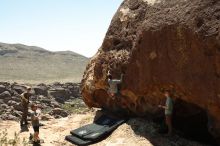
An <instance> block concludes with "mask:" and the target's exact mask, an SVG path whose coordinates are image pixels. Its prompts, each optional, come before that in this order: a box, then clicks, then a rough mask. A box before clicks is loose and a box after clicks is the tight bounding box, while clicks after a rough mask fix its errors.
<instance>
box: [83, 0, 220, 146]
mask: <svg viewBox="0 0 220 146" xmlns="http://www.w3.org/2000/svg"><path fill="white" fill-rule="evenodd" d="M109 71H110V73H111V74H112V76H113V78H120V74H121V73H125V76H124V78H123V83H122V84H121V85H120V92H121V96H120V98H121V100H120V102H119V101H115V100H112V99H111V98H110V97H109V95H108V93H107V90H108V83H107V73H108V72H109ZM164 90H170V91H171V93H172V97H173V99H174V104H175V105H174V111H175V113H174V116H173V121H174V125H175V128H176V129H179V130H180V131H182V132H184V133H186V135H189V136H193V135H197V136H198V138H199V139H204V138H206V137H208V136H206V135H209V134H211V135H212V137H213V138H214V139H215V140H217V141H218V142H219V143H220V116H219V113H220V1H219V0H182V1H180V0H124V1H123V3H122V5H121V6H120V8H119V9H118V11H117V13H116V14H115V16H114V18H113V19H112V22H111V25H110V27H109V29H108V31H107V34H106V37H105V39H104V41H103V44H102V46H101V48H100V49H99V51H98V52H97V54H96V55H95V56H94V57H93V58H92V59H91V61H90V62H89V64H88V66H87V68H86V72H85V74H84V77H83V81H82V95H83V100H84V101H85V103H86V104H87V105H88V106H89V107H105V108H109V109H111V110H118V111H120V110H124V109H120V108H121V107H124V108H125V110H126V111H129V113H130V114H131V115H137V116H144V115H148V116H152V117H153V118H154V117H156V116H160V115H163V111H162V110H160V109H159V108H158V105H159V104H162V103H164V96H163V94H162V93H163V91H164Z"/></svg>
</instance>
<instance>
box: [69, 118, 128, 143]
mask: <svg viewBox="0 0 220 146" xmlns="http://www.w3.org/2000/svg"><path fill="white" fill-rule="evenodd" d="M125 121H126V120H124V119H118V118H112V117H110V116H107V115H102V116H101V117H99V118H98V119H97V120H96V121H95V122H94V123H92V124H88V125H85V126H83V127H81V128H78V129H75V130H72V131H71V132H70V133H71V134H72V135H68V136H66V137H65V139H66V140H67V141H69V142H71V143H73V144H76V145H89V144H93V143H96V142H98V141H101V140H102V139H104V138H106V137H107V136H108V135H109V134H111V132H113V131H114V130H115V129H116V128H117V127H118V126H119V125H121V124H123V123H124V122H125Z"/></svg>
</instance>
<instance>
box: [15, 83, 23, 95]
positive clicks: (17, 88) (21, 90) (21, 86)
mask: <svg viewBox="0 0 220 146" xmlns="http://www.w3.org/2000/svg"><path fill="white" fill-rule="evenodd" d="M12 89H13V90H15V91H16V92H17V93H18V94H22V93H23V92H25V91H26V87H25V86H23V85H18V84H14V85H12Z"/></svg>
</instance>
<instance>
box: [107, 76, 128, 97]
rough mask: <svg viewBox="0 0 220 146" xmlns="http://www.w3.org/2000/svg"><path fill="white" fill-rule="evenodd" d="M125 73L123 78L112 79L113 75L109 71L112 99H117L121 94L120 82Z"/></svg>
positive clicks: (109, 90) (109, 91)
mask: <svg viewBox="0 0 220 146" xmlns="http://www.w3.org/2000/svg"><path fill="white" fill-rule="evenodd" d="M123 76H124V74H121V78H120V79H119V80H118V79H112V75H111V74H109V73H108V84H109V89H108V93H109V95H110V97H112V99H115V98H116V97H117V96H118V95H119V90H118V84H120V83H121V82H122V79H123Z"/></svg>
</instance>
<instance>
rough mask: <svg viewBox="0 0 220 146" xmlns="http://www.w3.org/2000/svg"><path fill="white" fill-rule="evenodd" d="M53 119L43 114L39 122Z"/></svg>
mask: <svg viewBox="0 0 220 146" xmlns="http://www.w3.org/2000/svg"><path fill="white" fill-rule="evenodd" d="M52 118H53V117H51V115H49V114H45V115H42V116H41V120H42V121H48V120H50V119H52Z"/></svg>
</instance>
